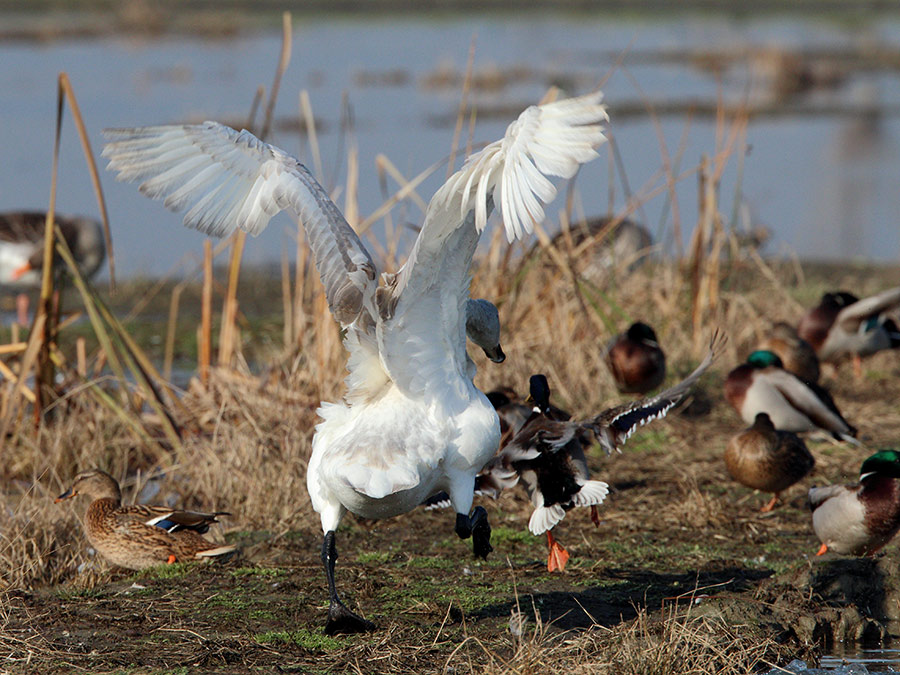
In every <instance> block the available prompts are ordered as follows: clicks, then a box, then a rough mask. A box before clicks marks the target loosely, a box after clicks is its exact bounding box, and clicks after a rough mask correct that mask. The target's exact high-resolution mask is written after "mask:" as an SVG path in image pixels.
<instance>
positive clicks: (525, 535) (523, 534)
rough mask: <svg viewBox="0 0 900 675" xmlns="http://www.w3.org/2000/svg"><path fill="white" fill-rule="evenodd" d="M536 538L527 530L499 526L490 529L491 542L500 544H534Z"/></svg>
mask: <svg viewBox="0 0 900 675" xmlns="http://www.w3.org/2000/svg"><path fill="white" fill-rule="evenodd" d="M536 541H538V539H537V538H536V537H535V536H534V535H532V534H531V533H530V532H529V531H528V530H525V529H522V528H512V527H504V526H502V525H501V526H499V527H495V528H493V529H491V543H492V544H495V545H500V546H502V545H503V544H517V543H518V544H534V543H535V542H536Z"/></svg>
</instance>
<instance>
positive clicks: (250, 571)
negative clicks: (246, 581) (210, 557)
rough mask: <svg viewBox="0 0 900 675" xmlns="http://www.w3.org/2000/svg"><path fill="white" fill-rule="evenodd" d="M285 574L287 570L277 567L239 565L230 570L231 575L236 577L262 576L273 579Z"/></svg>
mask: <svg viewBox="0 0 900 675" xmlns="http://www.w3.org/2000/svg"><path fill="white" fill-rule="evenodd" d="M285 574H287V571H286V570H283V569H280V568H278V567H239V568H238V569H236V570H231V576H233V577H238V578H240V577H262V578H264V579H274V578H277V577H282V576H284V575H285Z"/></svg>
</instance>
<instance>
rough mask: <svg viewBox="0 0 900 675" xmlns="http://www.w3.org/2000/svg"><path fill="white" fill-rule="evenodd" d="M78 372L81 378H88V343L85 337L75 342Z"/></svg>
mask: <svg viewBox="0 0 900 675" xmlns="http://www.w3.org/2000/svg"><path fill="white" fill-rule="evenodd" d="M75 354H76V362H77V365H76V372H77V373H78V374H79V375H80V376H81V377H87V343H86V341H85V339H84V338H83V337H79V338H78V339H77V340H75Z"/></svg>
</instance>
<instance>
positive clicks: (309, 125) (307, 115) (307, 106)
mask: <svg viewBox="0 0 900 675" xmlns="http://www.w3.org/2000/svg"><path fill="white" fill-rule="evenodd" d="M300 115H301V117H302V118H303V121H304V123H305V125H306V137H307V138H308V139H309V152H310V154H311V155H312V160H313V168H314V169H315V172H316V180H319V181H323V180H325V174H324V172H323V171H322V153H321V151H320V150H319V135H318V132H317V131H316V118H315V116H314V115H313V111H312V104H311V103H310V100H309V92H308V91H306V89H303V90H301V91H300Z"/></svg>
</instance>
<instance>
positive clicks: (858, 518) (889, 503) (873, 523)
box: [809, 450, 900, 555]
mask: <svg viewBox="0 0 900 675" xmlns="http://www.w3.org/2000/svg"><path fill="white" fill-rule="evenodd" d="M809 505H810V508H812V520H813V529H814V530H815V532H816V536H817V537H818V538H819V541H821V542H822V547H821V548H820V549H819V552H818V553H817V554H816V555H822V554H824V553H826V552H827V551H834V552H835V553H842V554H847V555H872V554H873V553H875V552H876V551H878V550H879V549H880V548H881V547H882V546H884V545H885V544H887V543H888V542H889V541H890V540H891V538H892V537H893V536H894V535H895V534H897V530H898V529H900V452H897V451H896V450H879V451H878V452H876V453H875V454H874V455H872V456H871V457H869V458H868V459H867V460H866V461H864V462H863V463H862V467H860V470H859V483H857V484H856V485H829V486H827V487H813V488H810V490H809Z"/></svg>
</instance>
